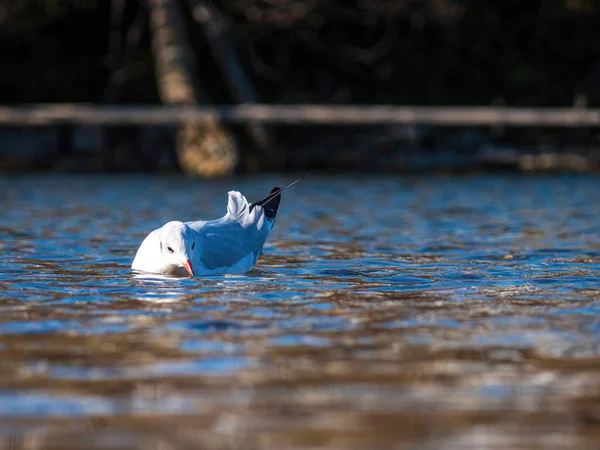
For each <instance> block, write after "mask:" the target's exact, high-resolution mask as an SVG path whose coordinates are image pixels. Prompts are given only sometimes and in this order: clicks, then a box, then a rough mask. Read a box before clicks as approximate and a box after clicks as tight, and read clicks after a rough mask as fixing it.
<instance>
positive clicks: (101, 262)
mask: <svg viewBox="0 0 600 450" xmlns="http://www.w3.org/2000/svg"><path fill="white" fill-rule="evenodd" d="M281 183H282V180H281V179H279V178H276V177H272V178H267V179H250V178H248V179H239V180H237V181H236V182H235V183H234V182H232V181H215V182H211V183H208V182H202V181H197V180H190V179H182V178H150V177H139V178H136V177H122V178H121V177H85V178H84V177H78V176H60V177H58V176H57V177H53V176H26V177H7V178H3V179H0V192H2V196H3V204H4V208H3V214H2V216H0V252H1V253H2V258H1V259H0V360H1V361H2V364H0V448H11V446H12V447H14V448H23V447H24V448H51V447H53V446H54V447H53V448H55V447H56V446H59V447H60V446H61V445H63V444H64V445H67V446H70V447H77V448H90V446H92V447H93V448H147V447H148V446H150V447H151V448H155V447H156V446H157V445H158V446H159V447H160V445H162V446H163V447H160V448H238V447H243V448H265V447H267V448H288V447H298V448H299V447H303V448H316V447H321V446H328V447H329V448H340V449H342V448H359V447H361V448H373V447H378V448H382V447H383V448H389V447H402V446H405V445H415V446H417V447H418V448H439V447H443V448H556V447H563V448H564V447H573V448H581V447H588V448H589V446H590V445H592V444H596V443H597V442H599V439H600V319H599V312H600V288H599V286H600V207H598V199H597V197H598V193H599V192H600V179H598V178H594V177H590V176H564V177H548V176H535V177H533V176H532V177H513V176H491V177H490V176H488V177H477V176H470V177H462V178H457V177H449V178H443V177H425V178H414V179H412V178H399V179H393V178H387V179H386V178H362V179H356V178H350V177H341V176H340V177H332V178H319V177H317V176H312V177H311V178H310V180H306V181H305V182H303V183H300V184H298V185H297V186H294V188H293V189H291V190H290V191H288V192H286V195H284V198H283V201H282V206H281V210H280V215H279V217H278V219H277V223H276V225H275V229H274V231H273V234H272V236H271V239H270V240H269V242H268V243H267V245H266V247H265V255H264V256H263V257H261V259H260V260H259V264H258V265H257V267H256V268H255V269H254V270H253V271H251V272H250V273H248V274H246V275H236V276H213V277H208V278H204V279H189V278H174V277H163V276H155V275H148V274H135V273H133V272H131V271H130V270H129V266H130V264H131V260H132V258H133V256H134V254H135V251H136V249H137V247H138V245H139V244H140V242H141V240H142V239H143V238H144V236H145V235H146V234H147V233H148V232H149V231H151V230H152V229H154V228H156V227H158V226H160V225H162V224H163V223H164V222H166V221H167V220H170V219H180V220H193V219H199V218H214V217H218V216H221V215H222V214H223V212H224V209H225V201H226V192H227V191H228V190H229V189H232V188H234V189H239V190H241V191H242V192H243V193H244V194H245V195H246V196H247V197H248V198H249V199H250V200H252V199H255V198H259V197H261V196H262V195H263V194H264V193H265V192H268V190H270V188H271V187H272V186H273V185H277V184H281ZM159 444H160V445H159ZM153 446H154V447H153ZM156 448H158V447H156Z"/></svg>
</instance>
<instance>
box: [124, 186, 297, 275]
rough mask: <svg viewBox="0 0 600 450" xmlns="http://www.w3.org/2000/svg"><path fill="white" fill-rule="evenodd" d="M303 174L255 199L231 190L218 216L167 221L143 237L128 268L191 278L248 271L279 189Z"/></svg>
mask: <svg viewBox="0 0 600 450" xmlns="http://www.w3.org/2000/svg"><path fill="white" fill-rule="evenodd" d="M304 176H305V175H304ZM304 176H302V177H300V178H298V179H297V180H295V181H293V182H291V183H290V184H288V185H287V186H284V187H283V188H279V187H274V188H273V189H272V190H271V192H269V194H268V195H267V196H266V197H265V198H263V199H262V200H259V201H257V202H254V203H248V200H246V197H244V196H243V195H242V194H241V193H240V192H238V191H229V192H228V200H227V213H226V214H225V215H224V216H223V217H221V218H220V219H215V220H206V221H204V220H199V221H196V222H180V221H170V222H167V223H165V224H164V225H163V226H162V227H160V228H158V229H156V230H154V231H152V232H151V233H150V234H149V235H148V236H146V238H145V239H144V241H143V242H142V244H141V245H140V248H139V249H138V251H137V253H136V255H135V258H134V260H133V263H132V264H131V269H132V270H134V271H136V272H147V273H154V274H164V275H177V276H189V277H196V276H207V275H220V274H242V273H245V272H247V271H249V270H250V269H252V268H253V267H254V265H255V264H256V261H257V260H258V257H259V256H260V255H262V254H263V246H264V245H265V242H266V241H267V239H268V237H269V234H270V233H271V230H272V229H273V225H275V218H276V216H277V210H278V209H279V203H280V201H281V193H282V192H283V191H284V190H285V189H287V188H289V187H290V186H292V185H294V184H296V183H297V182H298V181H300V180H301V179H302V178H304Z"/></svg>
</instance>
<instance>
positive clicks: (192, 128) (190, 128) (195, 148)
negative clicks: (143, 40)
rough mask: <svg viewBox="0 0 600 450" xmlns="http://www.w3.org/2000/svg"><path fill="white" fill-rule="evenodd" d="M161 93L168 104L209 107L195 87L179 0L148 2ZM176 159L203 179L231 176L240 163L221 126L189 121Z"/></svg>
mask: <svg viewBox="0 0 600 450" xmlns="http://www.w3.org/2000/svg"><path fill="white" fill-rule="evenodd" d="M148 5H149V7H150V15H151V28H152V45H153V50H154V58H155V67H156V78H157V84H158V92H159V95H160V98H161V100H162V101H163V103H166V104H169V105H178V104H179V105H183V104H185V105H190V104H191V105H197V104H199V103H200V104H208V103H210V101H209V96H208V95H207V93H206V92H204V91H203V90H202V89H201V88H200V86H197V85H195V83H194V80H195V76H194V70H193V64H192V54H191V52H190V50H189V47H188V42H187V35H186V32H185V23H184V21H183V18H182V16H181V11H180V10H179V5H178V4H177V0H148ZM177 156H178V159H179V164H180V166H181V168H182V170H183V171H184V172H187V173H189V174H193V175H199V176H204V177H214V176H220V175H227V174H229V173H231V172H232V171H233V170H234V169H235V167H236V165H237V162H238V159H239V158H238V150H237V147H236V144H235V141H234V140H233V137H232V136H231V135H230V134H229V133H228V132H227V130H226V129H225V128H224V127H223V125H222V124H221V123H219V122H218V121H213V122H211V123H194V122H188V123H184V124H182V125H181V126H180V129H179V130H178V137H177Z"/></svg>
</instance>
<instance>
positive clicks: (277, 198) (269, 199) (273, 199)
mask: <svg viewBox="0 0 600 450" xmlns="http://www.w3.org/2000/svg"><path fill="white" fill-rule="evenodd" d="M280 191H281V188H279V187H277V186H275V187H274V188H273V189H271V192H269V195H267V196H266V197H265V198H264V199H262V200H260V201H258V202H254V203H252V204H251V205H250V212H252V210H253V209H254V207H255V206H262V207H263V210H264V212H265V217H266V218H267V219H268V220H274V219H275V216H277V210H278V209H279V202H281V192H280ZM276 192H278V193H277V194H276V195H273V194H275V193H276Z"/></svg>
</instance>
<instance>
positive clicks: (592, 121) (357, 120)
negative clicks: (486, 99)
mask: <svg viewBox="0 0 600 450" xmlns="http://www.w3.org/2000/svg"><path fill="white" fill-rule="evenodd" d="M211 120H221V121H223V122H230V123H251V122H254V123H257V122H260V123H264V124H288V125H289V124H293V125H385V124H405V125H409V124H415V125H417V124H422V125H441V126H515V127H525V126H528V127H531V126H551V127H593V126H599V125H600V110H599V109H586V108H579V107H575V108H525V107H436V106H431V107H425V106H393V105H371V106H342V105H266V104H240V105H214V106H201V107H196V106H178V107H173V106H149V105H115V106H107V105H92V104H35V105H21V106H0V126H1V125H4V126H9V125H11V126H38V125H60V124H73V125H78V124H79V125H84V124H86V125H174V124H178V123H182V122H190V121H192V122H193V121H197V122H205V121H211Z"/></svg>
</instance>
